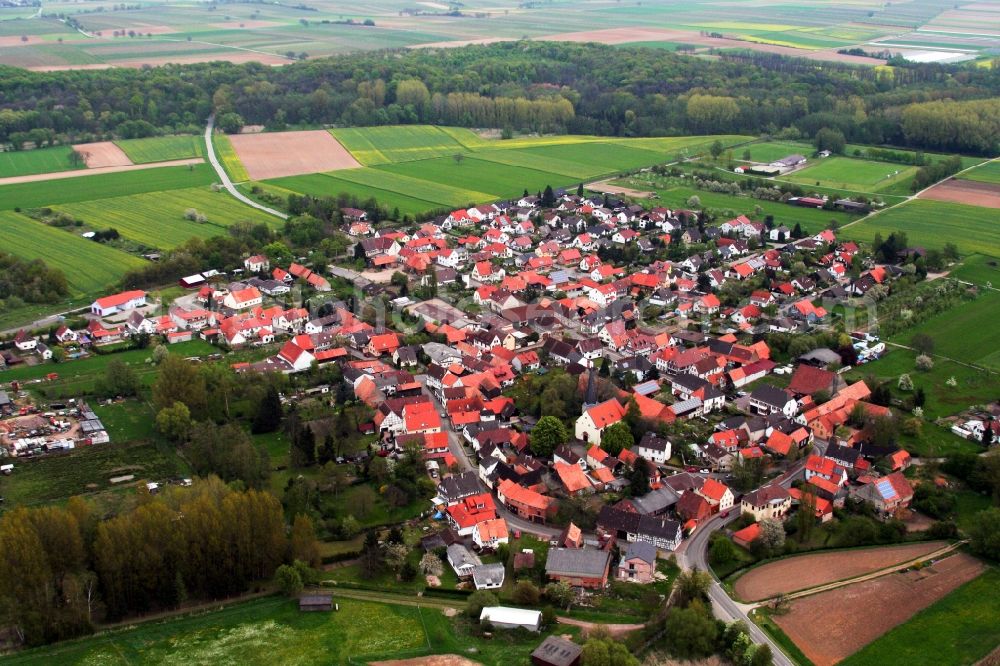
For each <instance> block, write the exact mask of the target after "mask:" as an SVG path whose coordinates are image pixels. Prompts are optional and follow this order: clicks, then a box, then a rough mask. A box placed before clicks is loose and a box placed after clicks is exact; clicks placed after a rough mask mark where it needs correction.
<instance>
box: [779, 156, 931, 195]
mask: <svg viewBox="0 0 1000 666" xmlns="http://www.w3.org/2000/svg"><path fill="white" fill-rule="evenodd" d="M916 173H917V168H916V167H906V166H901V165H894V164H889V163H886V162H870V161H867V160H859V159H854V158H851V157H827V158H825V159H820V160H817V161H816V162H813V163H812V164H811V165H810V166H807V167H806V168H804V169H802V170H801V171H796V172H795V173H793V174H790V175H787V176H782V180H788V181H791V182H794V183H801V184H802V185H814V184H819V185H823V186H826V187H834V188H838V189H842V190H854V191H857V192H880V191H882V190H889V189H893V190H894V193H898V192H895V189H898V188H899V187H903V188H904V189H905V188H908V187H909V182H910V181H911V180H913V176H914V175H915V174H916Z"/></svg>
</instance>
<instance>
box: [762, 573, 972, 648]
mask: <svg viewBox="0 0 1000 666" xmlns="http://www.w3.org/2000/svg"><path fill="white" fill-rule="evenodd" d="M983 569H984V567H983V564H982V563H981V562H980V561H979V560H977V559H975V558H973V557H971V556H969V555H965V554H959V555H953V556H951V557H948V558H945V559H944V560H941V561H940V562H938V563H936V564H934V565H933V566H931V567H928V568H925V569H922V570H921V571H909V572H906V573H898V574H890V575H888V576H884V577H882V578H877V579H875V580H870V581H866V582H864V583H858V584H855V585H848V586H846V587H841V588H838V589H836V590H830V591H828V592H822V593H820V594H816V595H813V596H810V597H803V598H802V599H796V600H795V601H793V602H792V603H791V604H790V605H789V611H788V613H786V614H784V615H775V616H774V617H773V619H774V622H775V623H777V624H778V626H780V627H781V629H782V630H783V631H784V632H785V633H786V634H787V635H788V637H789V638H790V639H791V640H792V641H794V642H795V644H796V645H797V646H798V647H799V649H801V650H802V652H803V653H804V654H805V655H806V657H808V658H809V659H810V660H811V661H812V662H813V663H814V664H816V666H833V664H836V663H837V662H839V661H842V660H843V659H845V658H846V657H848V656H850V655H852V654H854V653H855V652H857V651H858V650H859V649H861V648H862V647H864V646H865V645H867V644H868V643H871V642H872V641H873V640H875V639H877V638H879V637H880V636H882V635H883V634H885V633H886V632H887V631H889V630H891V629H892V628H893V627H896V626H897V625H900V624H902V623H903V622H905V621H907V620H908V619H910V618H911V617H912V616H913V615H914V614H916V613H917V612H918V611H920V610H922V609H924V608H926V607H928V606H930V605H931V604H933V603H934V602H935V601H937V600H938V599H941V598H942V597H944V596H946V595H947V594H948V593H949V592H951V591H952V590H954V589H955V588H957V587H958V586H960V585H962V584H963V583H966V582H968V581H970V580H972V579H973V578H975V577H976V576H978V575H979V574H980V573H981V572H982V571H983ZM820 618H821V620H819V619H820ZM818 620H819V621H818Z"/></svg>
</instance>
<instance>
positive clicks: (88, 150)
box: [73, 141, 132, 169]
mask: <svg viewBox="0 0 1000 666" xmlns="http://www.w3.org/2000/svg"><path fill="white" fill-rule="evenodd" d="M73 149H74V150H77V151H79V152H81V153H83V155H84V158H85V160H86V162H87V168H88V169H101V168H104V167H118V166H132V160H130V159H129V158H128V155H126V154H125V151H124V150H122V149H121V148H119V147H118V146H117V145H116V144H115V143H114V142H112V141H98V142H97V143H78V144H76V145H74V146H73Z"/></svg>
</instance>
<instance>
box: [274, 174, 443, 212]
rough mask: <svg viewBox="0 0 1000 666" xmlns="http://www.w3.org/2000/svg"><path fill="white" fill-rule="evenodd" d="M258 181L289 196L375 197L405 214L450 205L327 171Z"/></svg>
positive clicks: (364, 199)
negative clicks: (295, 194) (338, 176)
mask: <svg viewBox="0 0 1000 666" xmlns="http://www.w3.org/2000/svg"><path fill="white" fill-rule="evenodd" d="M258 184H259V185H260V186H261V187H263V188H264V190H268V189H269V187H270V186H276V187H278V188H280V191H279V192H278V194H281V195H282V196H286V195H287V193H288V192H297V193H299V194H311V195H313V196H315V197H335V196H337V195H339V194H347V195H351V196H354V197H357V198H358V200H359V201H366V200H367V199H369V198H372V197H374V198H375V200H376V201H377V202H378V203H379V204H380V205H382V206H386V207H387V208H389V209H390V210H392V209H393V208H399V212H400V213H401V214H402V215H417V214H418V213H423V212H426V211H429V210H436V209H438V208H447V206H444V205H443V204H440V203H438V202H435V201H427V200H425V199H415V198H413V197H408V196H405V195H402V194H399V193H398V192H392V191H390V190H380V189H377V188H373V187H368V186H365V185H358V184H357V183H351V182H349V181H346V180H340V179H339V178H334V177H333V176H329V175H327V174H324V173H314V174H308V175H305V176H287V177H285V178H275V179H274V180H267V181H263V182H261V183H258ZM433 185H434V184H433V183H428V187H432V186H433Z"/></svg>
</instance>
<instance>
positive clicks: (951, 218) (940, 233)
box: [838, 199, 1000, 254]
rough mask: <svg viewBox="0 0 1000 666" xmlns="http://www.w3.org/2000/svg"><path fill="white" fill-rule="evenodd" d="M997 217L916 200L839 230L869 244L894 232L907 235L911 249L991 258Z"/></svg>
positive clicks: (999, 242) (999, 230)
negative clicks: (950, 246) (947, 249)
mask: <svg viewBox="0 0 1000 666" xmlns="http://www.w3.org/2000/svg"><path fill="white" fill-rule="evenodd" d="M996 219H997V213H996V211H995V210H991V209H989V208H982V207H980V206H968V205H965V204H958V203H951V202H945V201H929V200H925V199H916V200H913V201H908V202H906V203H904V204H902V205H900V206H896V207H894V208H891V209H889V210H886V211H884V212H881V213H878V214H876V215H873V216H871V217H869V218H867V219H865V220H862V221H860V222H858V223H857V224H852V225H850V226H848V227H845V228H843V229H841V230H840V232H839V234H838V235H840V236H843V237H844V238H846V239H853V240H860V241H868V242H870V241H871V240H872V239H873V238H874V237H875V234H877V233H878V234H882V237H883V238H885V237H886V236H888V235H889V234H891V233H892V232H894V231H902V232H905V233H906V237H907V239H908V242H909V244H910V245H919V246H921V247H925V248H938V249H940V248H942V247H944V245H945V243H954V244H955V245H957V246H958V249H959V251H960V252H961V253H963V254H975V253H978V254H991V253H994V254H995V253H996V251H997V248H998V247H1000V227H998V226H997V224H996Z"/></svg>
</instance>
